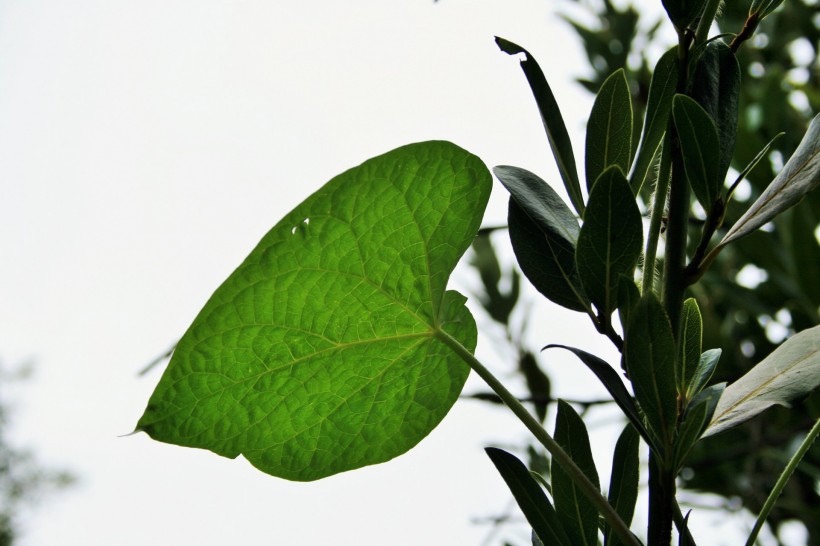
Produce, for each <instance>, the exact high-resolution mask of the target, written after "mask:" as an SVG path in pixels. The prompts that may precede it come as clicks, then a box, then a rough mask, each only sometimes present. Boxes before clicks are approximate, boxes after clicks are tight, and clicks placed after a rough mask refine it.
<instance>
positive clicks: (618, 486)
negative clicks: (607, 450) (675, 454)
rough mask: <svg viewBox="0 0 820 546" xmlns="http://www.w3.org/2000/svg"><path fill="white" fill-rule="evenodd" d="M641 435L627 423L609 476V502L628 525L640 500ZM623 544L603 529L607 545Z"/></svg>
mask: <svg viewBox="0 0 820 546" xmlns="http://www.w3.org/2000/svg"><path fill="white" fill-rule="evenodd" d="M639 445H640V435H639V434H638V431H636V430H635V427H633V426H632V425H626V428H624V430H623V432H621V435H620V436H619V437H618V441H617V442H616V443H615V454H614V455H613V457H612V473H611V474H610V479H609V495H608V499H609V504H611V505H612V506H614V507H615V510H616V511H617V512H618V515H619V516H621V519H622V520H624V523H626V524H627V525H629V524H630V523H632V516H634V515H635V503H636V502H637V501H638V483H639V479H640V459H639V456H638V455H639V453H638V448H639ZM620 544H623V543H622V542H621V539H620V538H618V536H617V535H616V534H615V533H613V532H612V529H611V528H610V527H609V526H607V527H606V529H605V531H604V546H618V545H620Z"/></svg>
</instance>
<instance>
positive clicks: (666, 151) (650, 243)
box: [641, 132, 672, 294]
mask: <svg viewBox="0 0 820 546" xmlns="http://www.w3.org/2000/svg"><path fill="white" fill-rule="evenodd" d="M670 148H671V141H670V139H669V133H668V132H667V135H666V137H665V138H664V142H663V150H662V151H661V165H660V171H659V173H658V180H657V182H655V195H654V197H653V198H652V212H651V214H650V216H649V229H648V233H647V235H646V250H645V252H644V260H643V278H642V279H641V294H648V293H650V292H652V290H653V289H654V283H655V258H656V257H657V254H658V240H659V238H660V233H661V225H662V224H663V216H664V212H666V195H667V193H668V192H669V175H670V171H671V169H672V154H671V151H670Z"/></svg>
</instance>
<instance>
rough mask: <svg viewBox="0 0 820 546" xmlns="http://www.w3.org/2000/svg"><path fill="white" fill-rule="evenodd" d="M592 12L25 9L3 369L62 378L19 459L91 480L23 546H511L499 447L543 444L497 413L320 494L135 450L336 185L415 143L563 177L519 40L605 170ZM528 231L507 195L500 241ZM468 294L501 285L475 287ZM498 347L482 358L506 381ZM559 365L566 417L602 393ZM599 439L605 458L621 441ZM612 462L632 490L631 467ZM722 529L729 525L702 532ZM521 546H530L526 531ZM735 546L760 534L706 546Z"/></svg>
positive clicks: (41, 401) (452, 5) (4, 81)
mask: <svg viewBox="0 0 820 546" xmlns="http://www.w3.org/2000/svg"><path fill="white" fill-rule="evenodd" d="M567 7H568V3H567V4H561V3H558V4H556V3H554V2H543V1H536V0H505V1H485V2H475V1H468V0H442V1H441V2H440V3H438V4H434V3H433V2H432V0H354V1H349V2H331V1H328V0H324V1H319V0H315V1H303V2H283V1H278V0H267V1H251V0H247V1H241V0H235V1H227V0H225V1H213V0H196V1H172V2H169V1H158V0H142V1H139V2H137V1H133V0H130V1H123V0H96V1H94V0H77V1H74V2H59V1H47V0H25V1H23V0H0V190H1V191H0V222H2V229H0V252H2V257H3V266H2V269H1V270H0V361H2V363H3V365H4V366H5V367H6V368H11V367H14V366H15V365H17V364H19V363H21V362H24V361H27V360H31V361H33V362H34V363H35V366H36V367H35V376H34V378H33V379H32V380H31V381H29V382H28V383H26V384H25V385H16V386H14V387H13V388H12V390H10V391H9V390H8V389H6V390H4V393H3V394H4V396H6V395H9V396H10V397H11V399H12V400H13V401H14V404H15V407H16V411H15V413H14V428H13V433H14V434H13V438H14V439H15V440H16V441H17V442H19V443H23V444H26V445H29V446H31V447H33V448H34V449H35V450H36V452H37V453H38V454H39V456H40V457H41V459H42V460H43V461H44V463H46V464H48V465H53V466H58V467H66V468H68V469H70V470H72V471H73V472H74V473H75V474H76V475H77V476H78V477H79V483H78V485H77V486H76V487H74V488H73V489H71V490H69V491H67V492H66V493H64V494H61V495H59V496H55V497H52V498H50V499H48V500H47V501H46V502H45V503H44V504H43V505H42V506H41V507H40V509H38V510H37V511H36V512H34V513H33V514H32V515H31V517H30V518H28V519H27V520H26V522H25V523H26V528H25V530H24V531H25V533H26V534H25V536H24V537H23V538H24V539H23V540H22V541H21V545H22V546H39V545H51V544H54V545H56V544H61V545H119V546H137V545H140V546H142V545H146V544H152V545H161V546H162V545H169V546H170V545H188V544H191V545H193V544H196V545H198V546H209V545H223V544H254V545H255V544H289V545H304V546H312V545H319V544H336V545H342V546H344V545H351V546H352V545H375V544H387V543H390V544H393V545H398V546H404V545H407V546H409V545H418V544H449V545H456V544H458V545H476V546H477V545H479V544H481V543H482V541H483V540H484V539H485V538H487V533H488V529H489V528H488V526H486V525H483V526H482V525H476V524H474V523H472V522H471V520H473V519H475V518H481V517H488V516H495V515H498V514H500V513H503V512H504V511H505V510H506V509H507V508H508V506H509V501H508V494H507V492H506V489H505V487H504V485H503V482H502V481H501V479H500V478H499V477H498V476H497V475H496V472H495V469H494V468H493V467H492V465H491V464H490V463H489V460H488V459H487V458H486V456H485V454H484V452H483V450H482V447H484V446H486V445H490V444H493V445H500V446H504V445H513V444H514V443H515V442H516V441H517V440H520V439H522V438H524V437H525V431H524V429H523V427H522V426H520V425H519V424H518V423H517V422H516V421H515V420H514V418H513V417H511V416H508V415H507V414H506V413H505V412H503V411H499V410H496V409H494V408H489V407H487V406H486V405H484V404H481V403H477V402H470V401H460V402H459V403H457V404H456V406H455V408H454V409H453V410H452V412H451V413H450V414H449V415H448V417H447V418H446V419H445V420H444V422H443V423H442V425H441V426H440V427H439V428H438V429H436V430H435V431H434V432H433V433H432V434H431V435H430V436H429V437H428V438H427V439H425V440H424V441H423V442H422V443H421V444H420V445H419V446H418V447H417V448H416V449H414V450H412V451H411V452H410V453H409V454H407V455H405V456H402V457H399V458H398V459H396V460H394V461H391V462H389V463H387V464H383V465H378V466H375V467H369V468H366V469H364V470H360V471H355V472H351V473H346V474H342V475H338V476H334V477H332V478H329V479H326V480H323V481H320V482H316V483H309V484H298V483H289V482H286V481H283V480H279V479H276V478H272V477H269V476H266V475H264V474H261V473H259V472H258V471H256V470H255V469H253V468H252V467H251V466H250V465H249V464H247V463H246V462H245V461H243V460H242V459H241V458H240V459H237V460H235V461H231V460H228V459H223V458H221V457H218V456H216V455H213V454H211V453H209V452H205V451H199V450H191V449H183V448H179V447H175V446H168V445H164V444H160V443H157V442H153V441H151V440H150V439H149V438H148V437H147V436H145V435H135V436H131V437H126V438H122V437H119V436H120V435H122V434H126V433H128V432H130V431H131V430H133V427H134V425H135V423H136V421H137V419H138V418H139V416H140V415H141V413H142V411H143V409H144V406H145V403H146V402H147V399H148V396H149V394H150V392H151V391H152V390H153V388H154V386H155V384H156V382H157V381H158V380H159V375H160V371H161V369H160V368H157V369H156V370H154V371H153V372H152V373H151V374H149V375H148V376H146V377H143V378H138V377H137V371H138V370H139V369H140V368H142V367H143V366H144V365H145V364H146V363H147V362H149V361H150V360H151V359H152V358H153V357H154V356H155V355H157V354H159V353H161V352H163V351H164V350H166V349H167V347H169V346H170V345H171V344H172V343H173V342H174V341H175V340H176V339H177V338H178V337H179V336H180V335H181V334H182V333H183V331H184V330H185V329H186V328H187V326H188V324H189V323H190V321H191V320H192V319H193V317H194V316H195V315H196V313H197V312H198V311H199V309H200V308H201V306H202V305H203V304H204V303H205V301H206V300H207V298H208V296H209V295H210V294H211V292H212V291H213V290H214V289H215V288H216V287H217V286H218V285H219V284H220V283H221V282H222V280H224V278H225V277H227V275H228V274H230V272H231V271H232V270H233V268H234V267H235V266H237V265H238V264H239V263H240V261H241V260H242V259H243V258H244V256H245V255H246V254H247V253H248V252H249V251H250V250H251V248H253V246H254V245H255V244H256V242H257V241H258V240H259V239H260V238H261V236H262V235H263V234H264V233H265V232H266V231H267V230H268V229H269V228H270V227H271V226H272V225H273V224H274V223H275V222H276V221H277V220H278V219H279V218H280V217H281V216H283V215H284V214H286V213H287V212H288V211H289V210H290V209H292V208H293V207H294V206H296V205H297V204H298V203H299V202H300V201H301V200H302V199H304V198H305V197H307V196H308V195H309V194H310V193H312V192H313V191H315V190H316V189H318V188H319V187H320V186H321V185H322V184H323V183H324V182H326V181H327V180H329V179H330V178H331V177H333V176H334V175H336V174H338V173H340V172H342V171H343V170H346V169H347V168H350V167H352V166H355V165H357V164H359V163H361V162H362V161H364V160H365V159H367V158H369V157H371V156H374V155H378V154H380V153H383V152H385V151H387V150H390V149H392V148H394V147H397V146H400V145H402V144H406V143H409V142H414V141H421V140H429V139H446V140H451V141H453V142H455V143H457V144H459V145H460V146H462V147H464V148H466V149H468V150H470V151H471V152H473V153H475V154H477V155H479V156H480V157H481V158H482V159H484V161H485V162H486V163H487V164H488V165H489V166H493V165H497V164H512V165H517V166H521V167H524V168H527V169H529V170H532V171H534V172H536V173H539V174H540V175H542V176H543V177H544V178H545V179H547V180H551V181H557V180H559V178H558V175H557V171H556V169H555V165H554V163H553V161H552V159H551V158H550V156H549V154H548V148H547V143H546V138H545V136H544V132H543V128H542V126H541V122H540V119H539V117H538V115H537V111H536V109H535V105H534V102H533V100H532V96H531V94H530V91H529V89H528V87H527V85H526V81H525V79H524V76H523V74H522V73H521V71H520V69H519V67H518V63H517V62H516V61H515V60H514V59H512V58H510V57H509V56H507V55H505V54H503V53H501V52H499V51H498V49H497V48H496V46H495V44H494V42H493V36H494V35H500V36H503V37H506V38H508V39H510V40H513V41H515V42H518V43H520V44H521V45H523V46H525V47H527V48H528V49H529V50H530V51H531V52H533V54H534V55H535V56H536V58H537V59H538V61H539V63H540V64H541V66H542V68H543V69H544V71H545V72H546V73H547V75H548V77H549V78H550V81H551V83H552V85H553V87H554V91H555V94H556V97H557V99H558V101H559V104H560V105H561V107H562V109H563V111H564V115H565V118H566V119H567V124H568V128H569V130H570V133H571V135H572V137H573V140H574V144H575V149H576V156H578V157H579V158H580V157H582V153H581V150H582V149H583V148H582V143H583V120H584V119H585V116H586V114H587V113H588V110H589V108H590V106H591V97H590V96H589V95H588V94H587V93H586V92H585V91H583V90H582V88H581V87H579V86H578V85H576V84H574V83H573V82H572V80H573V78H574V77H578V76H582V75H584V74H585V73H586V70H587V63H586V60H585V59H584V57H583V52H582V50H581V48H580V44H579V42H578V40H577V38H576V37H575V36H574V35H573V34H572V33H571V31H570V30H569V29H568V27H567V26H566V25H565V24H564V23H562V22H560V21H559V20H558V18H557V15H556V14H557V13H558V11H561V10H562V9H563V8H567ZM650 9H651V10H653V11H657V7H654V6H653V7H652V8H650ZM564 11H568V10H567V9H564ZM667 32H669V33H671V29H668V31H667ZM558 186H560V184H558ZM505 213H506V194H505V192H504V190H503V188H501V187H500V186H498V185H496V187H495V188H494V193H493V198H492V200H491V203H490V208H489V210H488V215H487V218H486V224H488V225H498V224H503V223H504V222H505ZM499 241H503V238H502V239H499ZM455 284H456V287H457V288H460V289H462V290H465V289H469V287H470V286H474V285H475V283H474V279H473V278H472V277H471V273H470V272H469V271H468V270H466V269H461V270H459V271H457V273H456V275H455ZM535 310H536V311H537V312H538V313H539V315H538V316H539V319H538V321H537V323H536V324H535V325H534V328H533V332H532V335H531V337H532V340H533V345H534V346H538V345H543V344H546V343H549V342H562V343H567V344H575V345H578V346H582V347H584V348H585V349H587V350H590V351H592V352H596V353H597V354H600V355H601V356H610V357H611V356H612V354H613V353H612V350H611V349H610V348H609V347H608V346H607V345H606V344H605V343H604V342H602V341H599V340H597V339H596V338H595V336H593V330H592V328H591V327H589V326H588V325H587V324H586V322H585V321H583V320H581V318H580V317H579V316H577V315H575V314H571V313H566V312H562V311H558V310H557V308H555V307H553V306H550V305H548V304H545V305H541V306H537V307H536V308H535ZM478 318H479V323H480V324H482V323H485V324H486V321H484V320H482V317H481V316H480V315H479V316H478ZM489 339H491V337H484V338H483V340H481V341H480V342H479V349H478V353H479V356H480V357H482V358H484V359H486V360H487V361H488V362H490V363H491V364H492V367H493V368H494V369H496V370H497V371H498V373H499V375H501V376H502V377H504V376H505V370H508V369H509V368H508V367H506V366H505V365H504V362H503V356H504V355H503V354H498V352H497V351H493V349H492V347H491V346H490V343H489V342H488V340H489ZM542 363H543V364H544V365H545V366H547V367H548V369H549V370H551V371H555V370H556V369H563V370H567V369H570V370H572V373H561V374H559V375H557V377H556V379H555V384H554V388H555V391H554V394H555V395H558V396H565V397H573V398H594V397H597V396H600V395H602V390H601V389H600V388H599V387H598V386H597V384H596V383H595V381H594V380H593V379H592V376H591V375H587V374H586V372H585V371H584V370H582V369H581V367H580V366H579V365H578V364H577V363H576V362H574V361H572V359H571V358H569V357H568V356H566V355H559V354H557V353H556V354H554V355H550V356H549V360H548V361H547V360H546V357H544V358H543V359H542ZM481 389H482V386H481V385H480V383H478V382H477V381H474V380H471V381H470V383H469V384H468V388H467V390H468V391H475V390H481ZM596 422H597V424H593V425H592V426H595V427H597V428H598V429H599V430H603V431H604V433H605V434H604V436H606V431H607V430H609V431H610V432H609V435H610V436H611V434H612V432H613V431H615V430H618V429H619V428H620V425H618V424H617V423H612V422H611V419H609V417H606V416H602V417H600V418H598V419H597V421H596V418H595V415H593V423H596ZM605 440H606V438H605ZM596 448H597V452H596V455H597V456H598V457H599V462H600V472H601V474H602V476H603V479H604V481H606V479H607V478H606V476H608V474H609V464H610V462H609V456H610V451H609V447H608V445H607V444H606V441H603V442H602V443H596ZM696 515H697V514H696ZM709 518H711V519H709ZM713 519H714V517H712V516H709V515H708V513H706V512H704V513H703V516H702V519H701V520H698V517H693V525H694V526H695V527H697V526H698V525H706V524H705V523H703V522H704V521H706V520H708V521H709V522H710V523H709V525H711V524H712V523H711V522H712V520H713ZM505 533H506V534H504V535H503V536H507V537H510V538H517V539H519V543H521V544H523V543H525V541H526V537H527V534H526V532H524V527H523V526H520V527H517V528H510V529H509V530H507V531H505ZM718 536H723V537H730V538H726V541H727V542H726V543H731V542H736V540H735V539H733V538H731V537H734V536H737V535H731V534H724V535H720V534H714V533H712V536H711V537H710V536H706V537H704V540H705V542H704V544H710V542H709V540H710V539H712V538H714V537H718ZM715 540H717V539H715ZM496 543H497V542H496ZM719 543H722V542H721V541H715V542H711V544H719Z"/></svg>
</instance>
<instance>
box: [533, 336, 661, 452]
mask: <svg viewBox="0 0 820 546" xmlns="http://www.w3.org/2000/svg"><path fill="white" fill-rule="evenodd" d="M554 347H555V348H559V349H566V350H567V351H570V352H571V353H573V354H574V355H575V356H577V357H578V358H579V359H580V360H581V362H583V363H584V364H585V365H586V367H587V368H589V370H590V371H591V372H592V373H594V374H595V376H596V377H597V378H598V380H599V381H600V382H601V384H602V385H603V386H604V387H605V388H606V390H607V391H608V392H609V394H610V395H612V399H613V400H614V401H615V403H616V404H618V407H619V408H621V411H622V412H623V413H624V415H625V416H626V417H627V419H629V422H630V423H632V426H634V427H635V429H636V430H637V431H638V432H640V433H641V436H642V437H643V438H644V440H646V441H647V443H649V442H650V437H649V434H648V433H647V431H646V427H645V426H644V424H643V420H642V419H641V416H640V413H638V408H637V406H636V405H635V401H634V400H633V399H632V395H631V394H629V391H628V390H626V387H625V386H624V382H623V381H622V380H621V377H620V375H619V374H618V372H616V371H615V369H614V368H613V367H612V366H610V365H609V364H607V362H606V361H605V360H602V359H600V358H598V357H597V356H595V355H593V354H590V353H588V352H586V351H582V350H581V349H576V348H575V347H569V346H567V345H547V346H546V347H544V350H546V349H552V348H554Z"/></svg>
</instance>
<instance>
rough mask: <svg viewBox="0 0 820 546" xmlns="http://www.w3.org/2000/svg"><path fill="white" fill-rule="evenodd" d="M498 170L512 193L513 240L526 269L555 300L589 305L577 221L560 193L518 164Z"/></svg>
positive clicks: (580, 308) (575, 307) (572, 306)
mask: <svg viewBox="0 0 820 546" xmlns="http://www.w3.org/2000/svg"><path fill="white" fill-rule="evenodd" d="M493 172H494V173H495V175H496V176H497V177H498V179H499V180H500V181H501V183H502V184H504V186H505V187H506V188H507V189H508V190H509V191H510V205H509V214H508V223H509V228H510V241H511V242H512V247H513V251H514V252H515V257H516V258H517V260H518V265H519V266H520V267H521V271H523V272H524V275H526V276H527V278H528V279H529V281H530V282H531V283H532V284H533V286H535V288H536V289H537V290H538V291H539V292H541V293H542V294H543V295H544V296H546V297H547V298H548V299H549V300H550V301H553V302H555V303H557V304H558V305H562V306H564V307H566V308H568V309H572V310H574V311H585V310H587V309H589V308H590V305H589V298H587V296H586V294H585V293H584V289H583V288H582V287H581V280H580V279H579V278H578V273H577V271H576V267H575V243H576V241H577V239H578V233H579V232H580V228H579V227H578V220H577V219H576V218H575V215H573V214H572V211H571V210H570V209H569V207H567V206H566V205H565V204H564V202H563V201H562V200H561V198H560V197H559V196H558V194H557V193H555V191H554V190H553V189H552V188H551V187H550V186H549V184H547V183H546V182H544V181H543V180H541V179H540V178H538V176H536V175H534V174H533V173H531V172H529V171H527V170H524V169H520V168H518V167H506V166H500V167H495V168H494V169H493Z"/></svg>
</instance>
